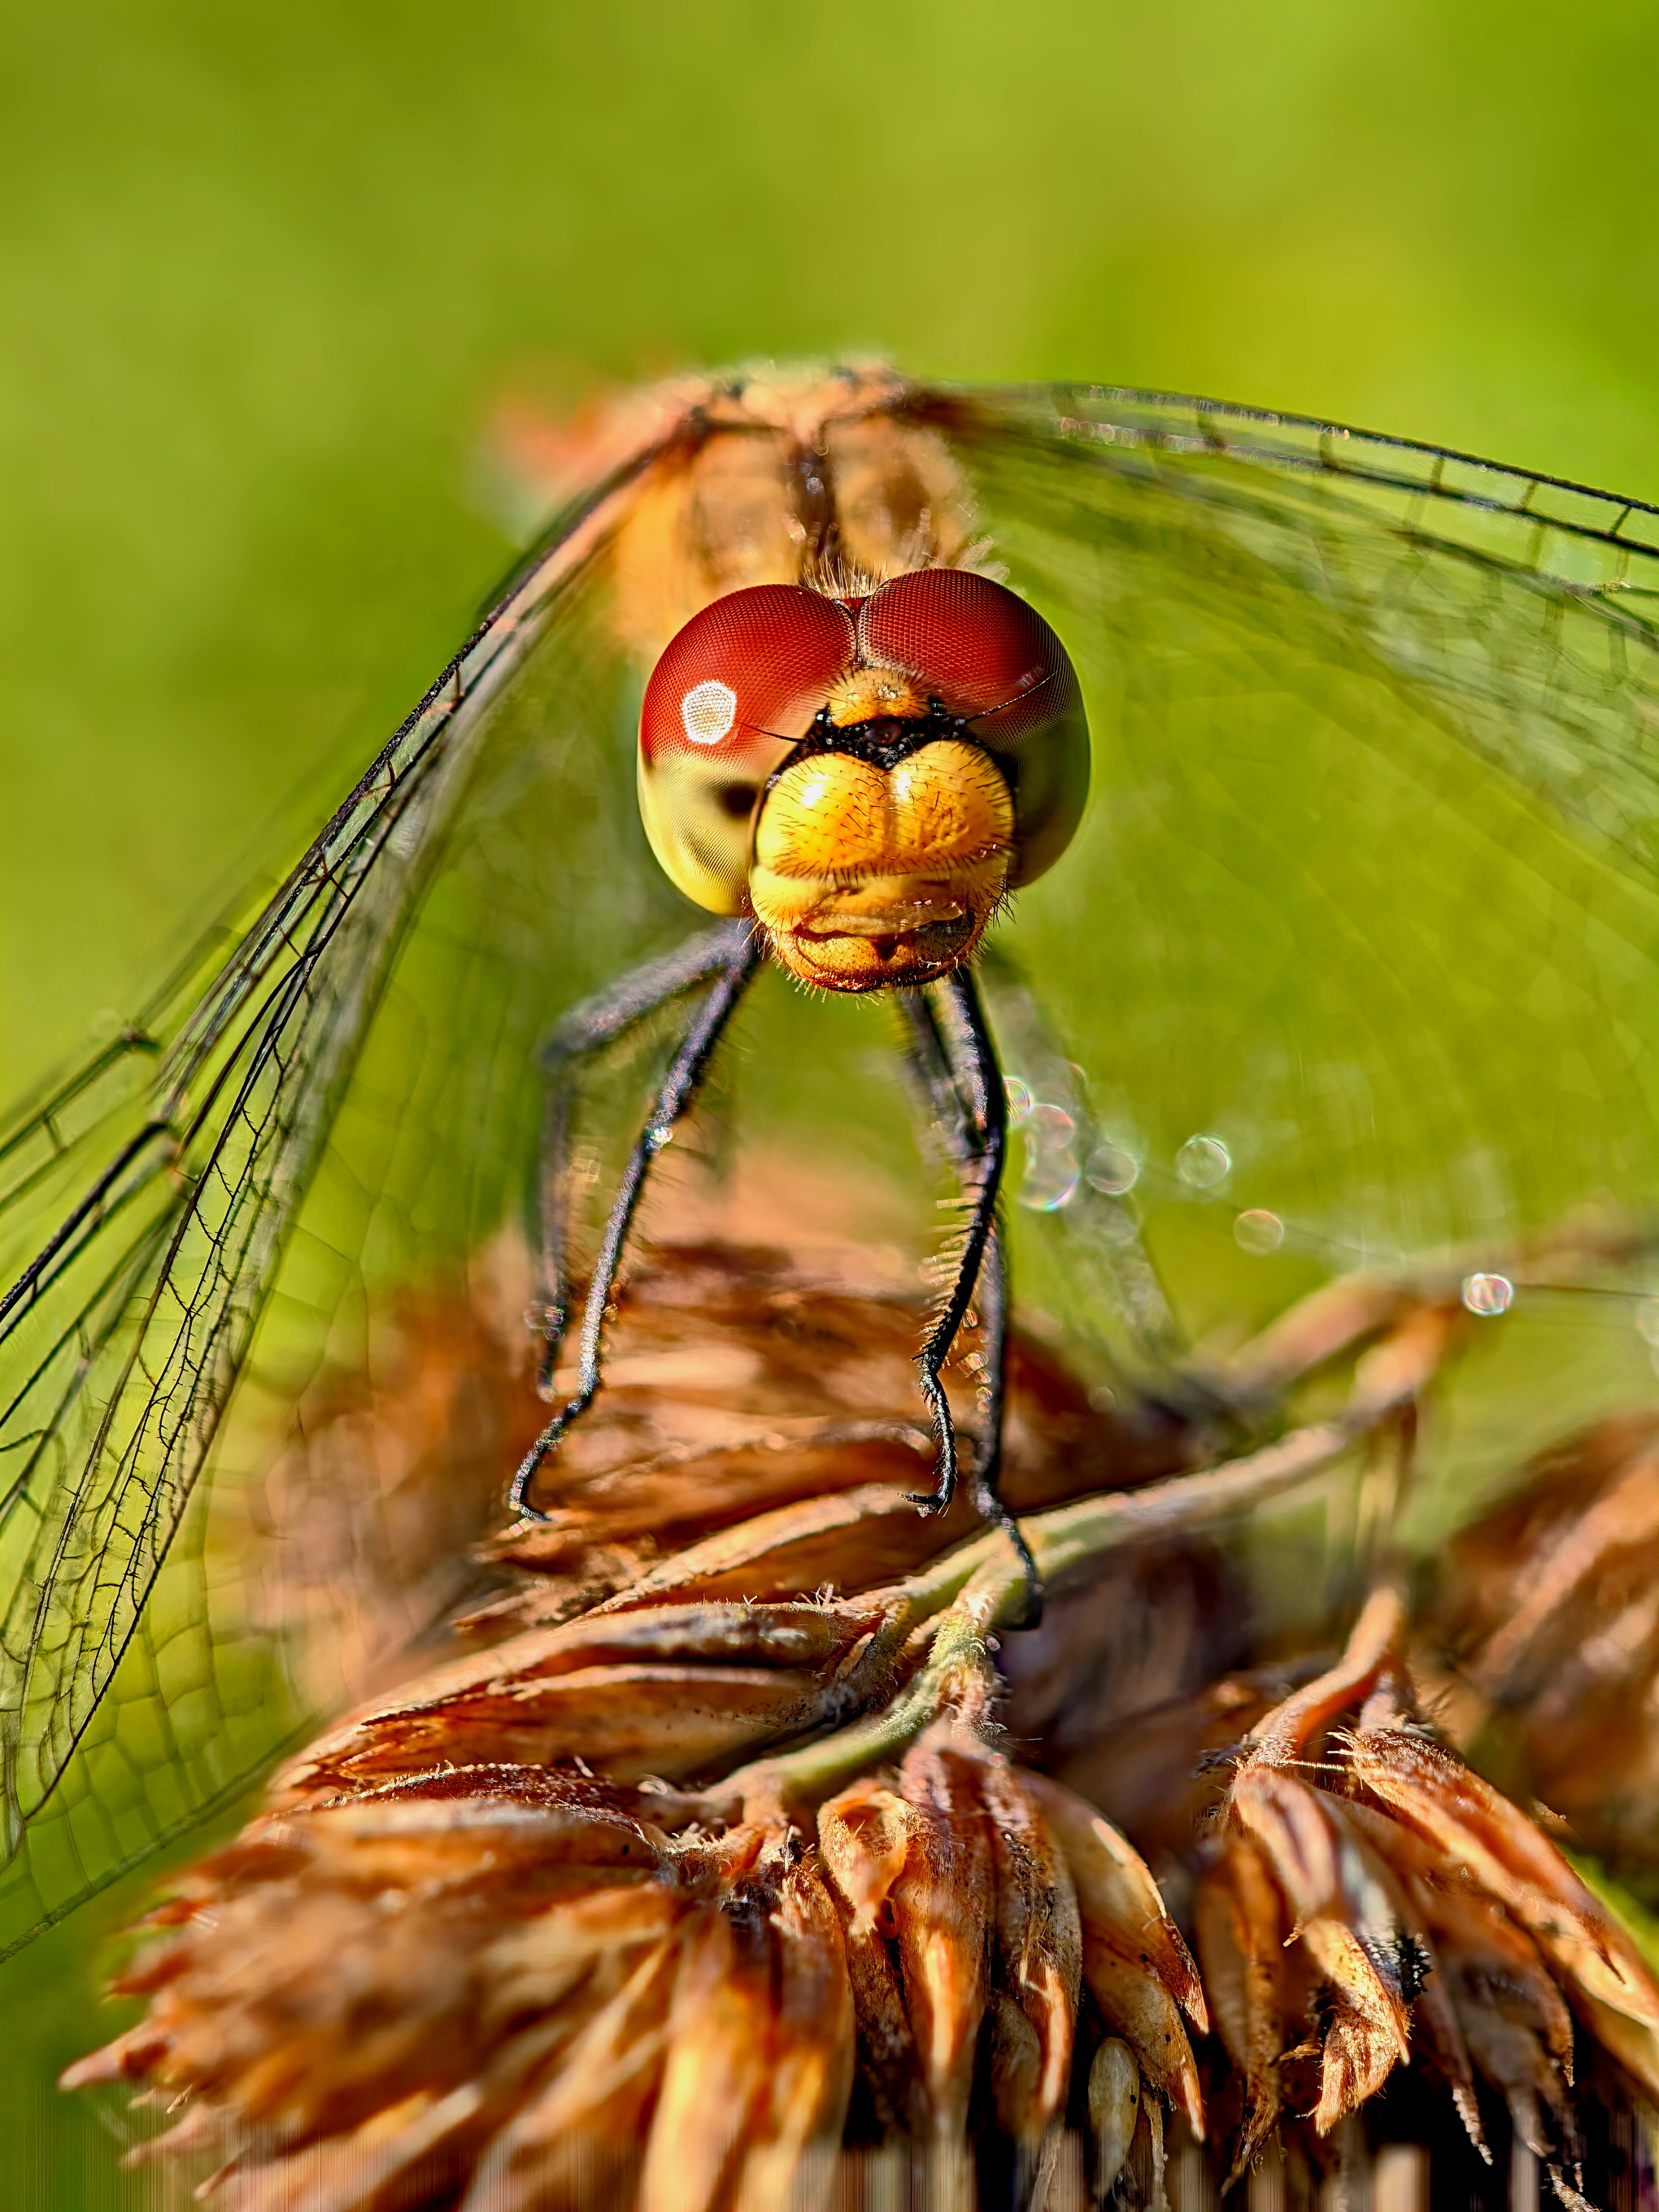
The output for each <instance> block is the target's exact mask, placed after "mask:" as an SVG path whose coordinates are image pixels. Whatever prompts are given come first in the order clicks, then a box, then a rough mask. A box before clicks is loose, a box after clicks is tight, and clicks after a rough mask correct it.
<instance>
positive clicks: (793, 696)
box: [640, 584, 854, 914]
mask: <svg viewBox="0 0 1659 2212" xmlns="http://www.w3.org/2000/svg"><path fill="white" fill-rule="evenodd" d="M853 655H854V633H853V618H852V617H851V616H850V615H849V614H848V612H847V611H846V609H845V608H844V607H841V606H837V605H836V602H835V601H834V600H833V599H823V598H821V597H820V596H819V594H818V593H817V592H808V591H803V590H802V589H801V587H800V586H799V585H798V584H754V585H751V586H750V587H749V589H748V590H746V591H742V592H728V593H727V595H726V598H725V599H716V600H715V601H714V604H713V605H710V606H706V607H705V608H704V609H703V611H702V613H701V614H698V615H693V617H691V619H690V622H689V623H687V624H686V625H685V628H684V629H683V630H681V631H680V632H679V633H678V635H677V636H675V637H673V638H671V640H670V641H669V643H668V645H667V647H666V648H665V651H664V653H663V656H662V658H661V659H660V660H659V662H658V663H657V665H656V666H655V668H653V670H652V671H651V680H650V682H649V683H648V684H647V685H646V687H645V703H644V706H643V707H642V708H641V711H640V816H641V820H642V821H643V822H644V823H645V834H646V836H647V837H648V838H649V839H650V841H651V849H652V851H653V853H654V854H656V856H657V858H658V859H659V860H660V861H661V862H662V865H663V866H664V868H665V870H666V871H667V873H668V875H669V877H670V878H671V880H672V881H673V882H674V883H676V884H678V885H679V887H680V889H681V890H683V891H684V893H685V895H686V896H687V897H688V898H690V899H695V900H696V902H697V904H698V905H699V906H705V907H708V908H709V909H710V911H711V912H713V913H714V914H741V913H742V912H743V909H744V895H745V890H746V886H747V884H748V881H749V841H750V824H751V823H752V821H753V819H754V816H755V811H756V809H757V806H758V805H759V804H760V799H761V793H762V791H763V789H764V787H765V784H766V779H767V777H768V776H769V775H771V773H772V771H773V769H775V768H779V767H781V765H782V763H784V761H786V760H787V758H788V757H789V755H790V753H791V751H792V750H793V748H794V747H795V746H796V745H797V744H799V741H800V740H801V738H804V737H805V735H806V732H808V730H810V729H811V726H812V717H813V716H814V715H815V714H817V711H818V709H819V708H820V707H822V706H823V703H824V702H825V700H826V699H828V697H829V691H830V688H831V686H832V685H833V684H834V683H835V681H836V678H837V677H838V676H839V675H840V674H841V673H842V671H843V669H845V668H846V667H847V666H848V664H849V663H850V662H851V660H852V659H853Z"/></svg>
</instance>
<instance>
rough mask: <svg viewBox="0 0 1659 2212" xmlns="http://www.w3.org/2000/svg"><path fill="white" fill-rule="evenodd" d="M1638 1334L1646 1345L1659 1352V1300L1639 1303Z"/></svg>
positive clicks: (1637, 1312) (1654, 1299) (1647, 1300)
mask: <svg viewBox="0 0 1659 2212" xmlns="http://www.w3.org/2000/svg"><path fill="white" fill-rule="evenodd" d="M1636 1334H1638V1336H1639V1337H1640V1338H1641V1340H1642V1341H1643V1343H1644V1344H1647V1345H1651V1346H1652V1347H1653V1349H1654V1350H1655V1351H1656V1352H1659V1298H1642V1299H1639V1300H1638V1303H1637V1308H1636Z"/></svg>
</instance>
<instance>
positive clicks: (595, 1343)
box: [507, 921, 765, 1518]
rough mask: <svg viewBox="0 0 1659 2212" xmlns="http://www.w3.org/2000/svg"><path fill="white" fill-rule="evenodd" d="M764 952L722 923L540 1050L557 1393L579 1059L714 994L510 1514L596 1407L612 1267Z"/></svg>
mask: <svg viewBox="0 0 1659 2212" xmlns="http://www.w3.org/2000/svg"><path fill="white" fill-rule="evenodd" d="M764 951H765V939H764V937H763V934H762V933H761V932H760V931H759V930H758V929H757V927H755V925H754V924H753V923H751V922H747V921H730V922H722V923H720V925H719V926H718V927H715V928H714V929H711V930H708V931H706V932H705V933H703V934H702V936H700V937H696V938H693V939H691V940H690V943H689V944H686V945H682V946H681V947H680V949H679V950H678V951H676V952H671V953H670V954H669V955H668V956H667V957H666V958H665V959H662V960H654V961H652V962H650V963H648V964H647V965H646V966H645V967H643V968H639V969H635V971H634V972H633V974H632V975H626V976H624V977H623V980H622V981H620V982H619V983H617V985H615V986H614V987H612V988H611V990H609V991H606V992H604V993H602V994H600V995H599V997H598V998H594V999H589V1000H585V1001H584V1003H583V1004H582V1005H580V1006H576V1007H574V1008H573V1009H572V1011H571V1012H569V1013H568V1014H567V1015H566V1016H565V1018H564V1019H563V1020H562V1022H561V1023H560V1024H559V1025H558V1027H557V1029H556V1030H554V1032H553V1035H552V1036H551V1037H550V1039H549V1040H548V1042H547V1043H546V1045H544V1047H543V1049H542V1054H541V1058H542V1065H543V1066H544V1069H545V1071H546V1073H547V1105H546V1109H545V1111H544V1118H543V1125H542V1153H541V1166H540V1193H539V1194H540V1211H541V1231H542V1267H543V1302H542V1304H541V1308H540V1312H539V1321H540V1327H541V1334H542V1336H543V1339H544V1349H543V1353H542V1359H541V1370H540V1378H539V1379H540V1381H541V1383H542V1385H543V1388H544V1391H545V1390H546V1389H550V1386H551V1382H552V1374H553V1367H554V1363H555V1361H556V1357H557V1354H558V1349H559V1345H560V1342H561V1340H562V1337H563V1335H564V1331H565V1324H566V1319H567V1311H566V1297H567V1285H566V1279H565V1267H564V1235H565V1223H564V1202H563V1195H562V1192H563V1182H564V1166H565V1158H566V1153H567V1151H568V1139H569V1128H570V1106H571V1099H572V1096H573V1093H574V1087H575V1079H576V1075H577V1072H578V1070H579V1069H580V1065H581V1063H582V1061H583V1060H586V1059H588V1058H590V1057H591V1056H592V1054H594V1053H596V1052H600V1051H603V1050H604V1049H605V1047H606V1046H607V1045H610V1044H612V1043H614V1042H616V1041H617V1038H619V1037H621V1036H625V1035H626V1034H627V1032H628V1031H629V1030H630V1029H632V1028H633V1027H634V1026H635V1024H637V1023H639V1022H641V1021H642V1020H644V1019H645V1018H646V1016H647V1015H648V1014H651V1013H654V1012H656V1010H657V1009H658V1008H659V1006H667V1005H668V1004H669V1003H670V1002H671V1000H675V999H677V998H680V997H682V996H683V995H684V994H685V993H686V992H688V991H691V990H695V989H696V987H698V986H699V985H700V984H707V985H708V986H709V988H708V995H707V996H706V997H705V998H704V1000H703V1001H702V1005H701V1006H699V1007H698V1009H697V1012H696V1016H695V1017H694V1018H693V1020H692V1022H691V1024H690V1028H689V1029H688V1030H686V1033H685V1036H684V1038H683V1039H682V1040H681V1042H680V1046H679V1049H678V1051H677V1052H676V1054H675V1055H674V1058H673V1060H672V1061H671V1063H670V1066H669V1068H668V1072H667V1073H666V1074H665V1076H664V1078H663V1079H662V1083H661V1085H660V1086H659V1090H658V1092H657V1096H656V1098H655V1100H654V1102H653V1105H652V1109H651V1111H650V1113H649V1115H647V1119H646V1123H645V1127H644V1128H643V1129H641V1132H640V1134H639V1137H638V1139H636V1141H635V1146H634V1149H633V1151H632V1152H630V1153H629V1159H628V1164H627V1166H626V1167H625V1168H624V1169H623V1175H622V1180H621V1182H619V1183H618V1185H617V1195H616V1197H615V1199H614V1200H613V1201H612V1203H611V1215H610V1218H609V1220H608V1221H607V1222H606V1224H605V1236H604V1237H603V1239H602V1241H601V1243H600V1246H599V1257H598V1258H597V1260H596V1261H595V1262H594V1267H593V1276H592V1282H591V1283H590V1284H589V1285H588V1291H587V1303H586V1308H585V1310H584V1312H583V1316H582V1329H581V1338H580V1360H579V1368H578V1380H577V1387H576V1392H575V1395H574V1397H572V1398H571V1399H570V1400H569V1401H568V1402H567V1403H566V1404H565V1405H563V1406H562V1407H560V1409H559V1411H558V1412H557V1413H556V1414H555V1415H554V1417H553V1419H551V1420H550V1422H549V1423H548V1425H547V1426H546V1427H545V1428H544V1430H543V1431H542V1433H541V1435H540V1436H539V1437H537V1439H536V1441H535V1443H533V1444H532V1446H531V1448H530V1449H529V1451H528V1452H527V1453H526V1455H525V1457H524V1460H523V1462H521V1464H520V1467H519V1469H518V1472H517V1473H516V1474H514V1476H513V1483H512V1486H511V1488H510V1490H509V1491H508V1492H507V1503H508V1505H509V1506H510V1508H511V1509H512V1510H513V1511H514V1512H518V1513H526V1514H528V1515H530V1516H532V1518H535V1517H538V1516H537V1514H536V1509H535V1507H534V1506H532V1505H531V1504H529V1503H528V1492H529V1489H530V1486H531V1484H532V1482H533V1481H534V1480H535V1478H536V1474H537V1471H538V1468H540V1466H541V1464H542V1462H543V1461H544V1459H545V1458H546V1456H547V1455H548V1453H549V1452H550V1451H551V1450H552V1449H553V1447H554V1446H555V1444H556V1443H557V1442H558V1440H559V1438H560V1437H562V1435H563V1433H564V1431H566V1430H567V1429H568V1427H569V1426H570V1425H571V1423H572V1422H573V1421H574V1420H576V1419H579V1418H580V1415H581V1414H582V1413H585V1412H586V1409H587V1407H589V1406H590V1405H591V1404H592V1401H593V1397H594V1395H595V1393H596V1392H597V1391H598V1389H599V1379H600V1370H601V1364H602V1361H603V1357H604V1348H605V1314H606V1310H607V1309H608V1307H609V1306H610V1304H611V1298H612V1297H613V1296H614V1294H615V1291H616V1286H617V1270H618V1269H619V1267H621V1265H622V1258H623V1251H624V1249H626V1246H627V1243H628V1233H629V1229H630V1227H631V1226H632V1225H633V1219H634V1215H635V1211H636V1209H637V1207H638V1206H639V1202H640V1199H641V1195H642V1194H643V1192H644V1189H645V1185H646V1181H647V1177H648V1176H649V1174H650V1171H651V1164H652V1162H653V1160H654V1159H655V1158H656V1156H657V1154H658V1153H659V1152H661V1150H662V1149H663V1147H664V1146H665V1144H667V1142H668V1140H669V1139H670V1137H671V1135H672V1133H673V1130H674V1125H675V1123H676V1122H677V1121H678V1120H679V1119H680V1117H681V1115H683V1114H684V1112H685V1111H686V1109H687V1108H688V1107H689V1106H690V1103H691V1102H692V1100H693V1099H694V1098H695V1097H696V1093H697V1088H698V1085H700V1084H701V1082H702V1078H703V1075H704V1073H706V1072H707V1069H708V1061H709V1058H710V1056H711V1055H712V1054H713V1052H714V1048H715V1046H716V1045H717V1044H718V1042H720V1034H721V1032H722V1030H724V1029H725V1027H726V1023H727V1022H728V1021H729V1020H730V1018H731V1017H732V1012H733V1011H734V1010H735V1008H736V1006H737V1005H738V1001H739V1000H740V999H741V998H742V996H743V994H744V991H745V989H746V988H747V987H748V986H749V984H750V981H752V980H753V978H754V975H755V972H756V970H757V969H758V967H759V966H760V963H761V960H762V957H763V954H764Z"/></svg>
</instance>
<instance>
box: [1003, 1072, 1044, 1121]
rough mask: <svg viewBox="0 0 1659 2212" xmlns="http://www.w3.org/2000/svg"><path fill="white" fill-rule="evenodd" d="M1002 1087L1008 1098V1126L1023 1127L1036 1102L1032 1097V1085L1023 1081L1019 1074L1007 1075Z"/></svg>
mask: <svg viewBox="0 0 1659 2212" xmlns="http://www.w3.org/2000/svg"><path fill="white" fill-rule="evenodd" d="M1002 1088H1003V1091H1004V1092H1005V1094H1006V1097H1007V1100H1008V1127H1010V1128H1011V1129H1023V1128H1024V1126H1025V1124H1026V1122H1027V1121H1028V1120H1029V1119H1030V1112H1031V1108H1032V1106H1033V1105H1034V1104H1035V1103H1036V1101H1035V1100H1034V1099H1033V1098H1032V1097H1031V1086H1030V1084H1029V1083H1022V1082H1021V1081H1020V1079H1019V1078H1018V1076H1017V1075H1005V1076H1004V1077H1003V1079H1002Z"/></svg>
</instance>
